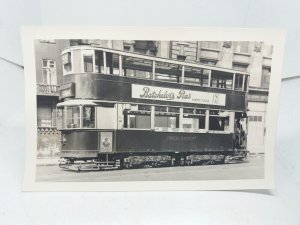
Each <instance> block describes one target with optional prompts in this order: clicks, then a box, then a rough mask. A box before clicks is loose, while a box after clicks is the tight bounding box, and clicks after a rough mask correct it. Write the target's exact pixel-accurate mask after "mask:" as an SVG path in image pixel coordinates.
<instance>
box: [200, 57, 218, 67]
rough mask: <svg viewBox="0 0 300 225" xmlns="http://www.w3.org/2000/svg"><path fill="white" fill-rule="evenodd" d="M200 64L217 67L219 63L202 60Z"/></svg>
mask: <svg viewBox="0 0 300 225" xmlns="http://www.w3.org/2000/svg"><path fill="white" fill-rule="evenodd" d="M200 63H202V64H205V65H210V66H216V65H217V61H212V60H205V59H200Z"/></svg>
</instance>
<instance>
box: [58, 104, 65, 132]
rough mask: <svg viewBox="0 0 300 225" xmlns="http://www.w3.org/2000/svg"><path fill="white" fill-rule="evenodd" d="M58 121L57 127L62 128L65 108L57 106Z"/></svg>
mask: <svg viewBox="0 0 300 225" xmlns="http://www.w3.org/2000/svg"><path fill="white" fill-rule="evenodd" d="M56 113H57V122H56V127H57V129H59V130H60V129H62V128H63V127H64V122H63V121H64V108H57V111H56Z"/></svg>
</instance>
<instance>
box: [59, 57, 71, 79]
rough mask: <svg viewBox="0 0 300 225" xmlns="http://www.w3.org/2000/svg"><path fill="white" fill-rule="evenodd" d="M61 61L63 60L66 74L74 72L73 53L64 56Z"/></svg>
mask: <svg viewBox="0 0 300 225" xmlns="http://www.w3.org/2000/svg"><path fill="white" fill-rule="evenodd" d="M61 59H62V64H63V72H64V74H66V73H69V72H71V71H72V63H71V52H67V53H65V54H63V55H62V58H61Z"/></svg>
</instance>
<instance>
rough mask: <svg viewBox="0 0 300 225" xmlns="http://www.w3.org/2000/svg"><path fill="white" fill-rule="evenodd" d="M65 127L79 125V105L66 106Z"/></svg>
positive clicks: (76, 126) (77, 126)
mask: <svg viewBox="0 0 300 225" xmlns="http://www.w3.org/2000/svg"><path fill="white" fill-rule="evenodd" d="M66 117H67V118H66V123H67V128H79V127H80V109H79V106H68V107H67V116H66Z"/></svg>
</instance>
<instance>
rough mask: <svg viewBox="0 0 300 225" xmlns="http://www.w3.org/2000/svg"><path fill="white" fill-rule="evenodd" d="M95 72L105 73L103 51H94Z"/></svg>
mask: <svg viewBox="0 0 300 225" xmlns="http://www.w3.org/2000/svg"><path fill="white" fill-rule="evenodd" d="M95 72H96V73H105V71H104V60H103V51H95Z"/></svg>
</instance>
